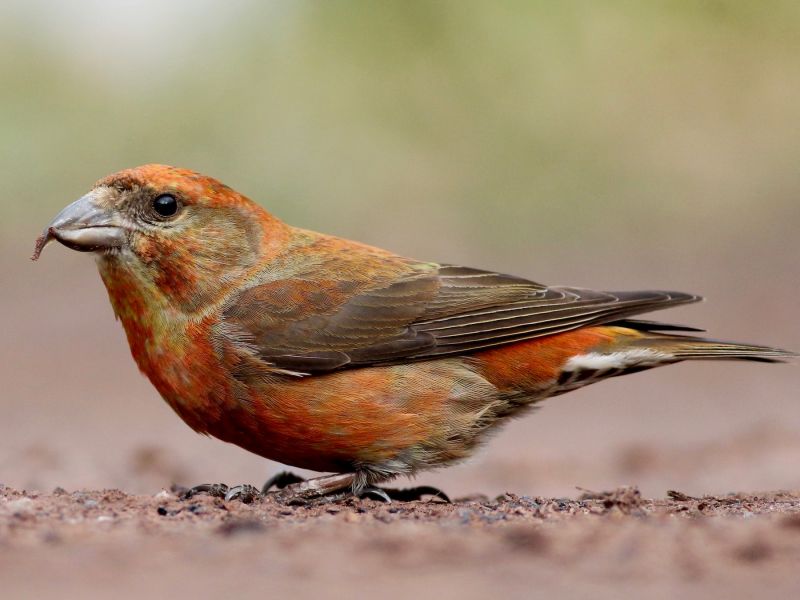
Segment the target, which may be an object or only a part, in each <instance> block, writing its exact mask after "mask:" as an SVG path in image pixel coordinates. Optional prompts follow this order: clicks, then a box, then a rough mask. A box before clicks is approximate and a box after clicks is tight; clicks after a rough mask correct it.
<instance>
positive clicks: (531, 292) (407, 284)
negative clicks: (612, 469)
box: [35, 165, 790, 487]
mask: <svg viewBox="0 0 800 600" xmlns="http://www.w3.org/2000/svg"><path fill="white" fill-rule="evenodd" d="M51 239H57V240H59V241H61V242H62V243H64V244H65V245H67V246H69V247H71V248H74V249H77V250H88V251H93V252H95V253H96V256H97V262H98V266H99V270H100V274H101V276H102V279H103V282H104V283H105V285H106V287H107V289H108V293H109V298H110V300H111V303H112V305H113V308H114V311H115V313H116V315H117V317H118V318H119V319H120V320H121V322H122V325H123V327H124V328H125V332H126V334H127V338H128V342H129V344H130V347H131V351H132V353H133V357H134V359H135V360H136V362H137V364H138V365H139V368H140V369H141V370H142V372H143V373H144V374H145V375H146V376H147V377H148V378H149V379H150V381H151V382H152V383H153V385H154V386H155V387H156V389H158V391H159V393H160V394H161V395H162V396H163V397H164V399H165V400H166V401H167V402H168V403H169V404H170V406H172V408H173V409H174V410H175V411H176V412H177V413H178V415H180V417H181V418H182V419H183V420H184V421H185V422H186V423H187V424H188V425H189V426H190V427H192V428H193V429H195V430H196V431H199V432H202V433H209V434H211V435H214V436H216V437H218V438H220V439H222V440H225V441H228V442H232V443H234V444H237V445H239V446H241V447H243V448H245V449H247V450H250V451H251V452H255V453H257V454H259V455H261V456H264V457H267V458H270V459H274V460H277V461H280V462H283V463H286V464H290V465H295V466H298V467H303V468H308V469H313V470H317V471H332V472H336V473H352V474H353V482H354V485H355V486H356V487H358V486H361V485H364V484H367V483H374V482H377V481H381V480H384V479H388V478H390V477H393V476H395V475H399V474H409V473H414V472H416V471H418V470H421V469H425V468H430V467H436V466H441V465H446V464H448V463H452V462H453V461H457V460H459V459H462V458H464V457H466V456H468V455H469V454H470V453H471V452H472V451H473V449H474V448H475V446H476V445H477V444H478V443H479V442H480V441H481V440H482V439H483V437H484V435H485V433H486V432H487V431H489V430H490V429H492V428H494V427H496V426H497V425H498V424H500V423H502V422H503V421H504V420H506V419H507V418H509V417H512V416H514V415H517V414H519V413H520V412H522V411H524V410H525V409H526V408H528V407H530V406H532V405H533V404H534V403H536V402H538V401H540V400H542V399H544V398H546V397H548V396H552V395H555V394H559V393H563V392H565V391H569V390H571V389H575V388H577V387H580V386H582V385H586V384H587V383H592V382H594V381H599V380H600V379H603V378H605V377H610V376H614V375H619V374H623V373H626V372H631V371H636V370H641V369H645V368H650V367H654V366H658V365H662V364H669V363H674V362H678V361H681V360H685V359H691V358H734V359H751V360H764V361H775V360H778V359H781V358H784V357H788V356H790V353H787V352H784V351H781V350H777V349H772V348H766V347H761V346H751V345H742V344H730V343H722V342H714V341H710V340H704V339H701V338H695V337H687V336H682V335H675V334H671V333H669V331H671V330H680V328H675V327H672V326H668V325H662V324H654V323H652V322H649V321H638V320H633V319H631V318H630V317H631V316H633V315H636V314H638V313H642V312H647V311H651V310H656V309H660V308H665V307H669V306H673V305H676V304H681V303H686V302H692V301H695V300H697V299H698V297H696V296H693V295H690V294H682V293H676V292H651V291H646V292H615V293H611V292H595V291H591V290H580V289H574V288H557V287H547V286H543V285H540V284H537V283H534V282H530V281H527V280H524V279H520V278H517V277H511V276H507V275H501V274H497V273H490V272H485V271H479V270H476V269H467V268H463V267H456V266H451V265H439V264H436V263H429V262H420V261H415V260H411V259H408V258H403V257H400V256H396V255H394V254H392V253H390V252H387V251H385V250H380V249H377V248H372V247H370V246H366V245H363V244H359V243H356V242H351V241H348V240H343V239H339V238H335V237H331V236H326V235H322V234H319V233H314V232H310V231H305V230H302V229H297V228H294V227H290V226H288V225H286V224H284V223H283V222H281V221H279V220H278V219H276V218H275V217H273V216H271V215H270V214H268V213H267V212H266V211H264V210H263V209H262V208H261V207H260V206H258V205H257V204H255V203H253V202H251V201H250V200H248V199H247V198H245V197H244V196H242V195H241V194H238V193H237V192H235V191H234V190H232V189H231V188H229V187H227V186H225V185H222V184H221V183H219V182H217V181H215V180H214V179H212V178H210V177H206V176H203V175H200V174H197V173H194V172H192V171H188V170H185V169H176V168H174V167H168V166H162V165H146V166H142V167H138V168H135V169H130V170H126V171H122V172H120V173H117V174H115V175H111V176H109V177H106V178H105V179H102V180H100V181H99V182H98V183H97V184H96V185H95V186H94V188H93V189H92V191H90V192H89V194H87V195H86V196H84V197H83V198H81V199H80V200H78V201H77V202H75V203H73V204H72V205H70V206H69V207H67V208H66V209H65V210H64V211H62V213H61V214H60V215H59V216H57V217H56V219H55V220H54V221H53V223H51V225H50V226H49V227H48V229H47V230H46V231H45V234H44V235H43V236H42V237H41V238H40V240H39V242H38V243H37V250H36V254H35V257H38V254H39V253H40V252H41V250H42V248H43V247H44V245H45V244H46V243H47V242H48V241H49V240H51Z"/></svg>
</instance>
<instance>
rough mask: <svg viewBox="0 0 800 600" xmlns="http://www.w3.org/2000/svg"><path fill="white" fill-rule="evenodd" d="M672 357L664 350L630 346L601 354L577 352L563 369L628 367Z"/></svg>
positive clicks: (650, 363) (654, 362) (653, 364)
mask: <svg viewBox="0 0 800 600" xmlns="http://www.w3.org/2000/svg"><path fill="white" fill-rule="evenodd" d="M672 358H674V356H672V355H671V354H667V353H666V352H659V351H657V350H650V349H649V348H631V349H630V350H621V351H619V352H609V353H607V354H601V353H599V352H590V353H588V354H579V355H577V356H573V357H572V358H570V359H569V360H568V361H567V362H566V364H565V365H564V367H563V368H562V370H563V371H568V372H572V371H584V370H586V371H604V370H606V369H626V368H628V367H638V366H642V367H644V366H655V365H658V364H660V363H663V362H665V361H669V360H670V359H672Z"/></svg>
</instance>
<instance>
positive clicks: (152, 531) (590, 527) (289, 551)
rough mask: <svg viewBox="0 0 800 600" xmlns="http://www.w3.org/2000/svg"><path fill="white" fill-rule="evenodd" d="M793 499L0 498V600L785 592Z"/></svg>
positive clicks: (795, 533)
mask: <svg viewBox="0 0 800 600" xmlns="http://www.w3.org/2000/svg"><path fill="white" fill-rule="evenodd" d="M798 567H800V492H794V493H789V492H775V493H763V494H731V495H724V496H707V497H702V498H698V497H692V496H688V495H686V494H683V493H681V492H677V491H670V492H669V494H668V496H667V497H666V498H664V499H645V498H643V497H642V496H641V494H640V493H639V491H638V490H637V489H636V488H632V487H626V488H620V489H617V490H614V491H611V492H600V493H598V492H591V491H588V490H584V491H578V493H576V495H575V497H573V498H542V497H530V496H518V495H515V494H511V493H507V494H504V495H501V496H499V497H497V498H493V499H489V498H486V497H480V496H476V497H472V498H462V499H457V500H456V501H454V502H453V503H452V504H446V503H444V502H440V501H438V500H436V499H428V500H427V501H419V502H408V503H399V502H393V503H391V504H385V503H381V502H378V501H375V500H370V499H366V500H353V499H351V500H346V501H340V502H334V503H321V504H317V505H314V506H310V507H308V506H287V505H286V504H283V503H281V502H279V501H278V500H277V499H275V498H273V497H267V498H265V499H263V500H256V501H255V502H253V503H252V504H243V503H241V502H239V501H235V500H234V501H228V502H226V501H224V500H222V499H219V498H213V497H210V496H206V495H198V496H195V497H194V498H191V499H189V500H182V499H181V498H180V497H179V496H178V495H176V493H174V492H171V491H167V490H162V491H161V492H158V493H157V494H155V495H130V494H126V493H124V492H121V491H119V490H103V491H88V490H84V491H73V492H68V491H65V490H63V489H56V490H54V491H53V492H51V493H29V492H24V491H18V490H14V489H11V488H8V487H3V488H2V489H0V581H2V585H3V593H4V596H5V597H8V598H22V597H29V598H34V597H35V598H50V597H59V598H63V597H81V598H93V597H114V598H153V597H167V596H169V597H192V598H212V597H213V598H223V597H226V598H227V597H253V596H254V595H256V594H258V595H260V596H264V597H277V596H279V595H287V596H288V595H291V596H292V597H295V598H305V597H312V596H314V597H320V596H323V597H324V596H326V595H327V596H332V597H370V598H376V597H379V598H386V599H390V598H402V597H412V598H413V597H420V598H422V597H434V598H437V599H439V600H445V599H448V598H487V597H498V598H499V597H537V596H542V597H544V596H549V597H552V596H553V594H556V595H557V596H558V597H564V596H567V597H577V598H582V597H586V598H588V597H591V598H593V599H602V598H617V597H620V593H621V590H625V592H626V594H630V595H631V597H664V598H666V597H674V596H678V595H680V596H681V597H683V598H709V597H717V596H722V595H723V594H724V595H725V597H728V598H750V597H760V598H764V597H797V594H798V592H800V568H798Z"/></svg>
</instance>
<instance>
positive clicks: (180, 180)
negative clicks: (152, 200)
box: [95, 164, 238, 203]
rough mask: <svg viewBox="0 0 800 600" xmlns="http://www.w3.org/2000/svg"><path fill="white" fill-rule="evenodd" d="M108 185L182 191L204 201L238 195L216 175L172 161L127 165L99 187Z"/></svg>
mask: <svg viewBox="0 0 800 600" xmlns="http://www.w3.org/2000/svg"><path fill="white" fill-rule="evenodd" d="M100 187H108V188H115V189H118V190H134V189H140V188H149V189H151V190H153V191H155V192H159V193H160V192H165V193H168V192H170V191H172V192H179V193H181V195H182V196H183V198H184V200H186V201H193V202H197V203H204V202H206V201H209V200H210V199H213V201H214V202H219V201H220V200H221V199H223V198H224V197H227V196H238V194H236V192H234V191H233V190H232V189H231V188H229V187H228V186H226V185H225V184H223V183H221V182H219V181H217V180H216V179H214V178H213V177H208V176H207V175H202V174H201V173H197V172H196V171H192V170H190V169H181V168H178V167H171V166H168V165H155V164H152V165H142V166H140V167H134V168H132V169H125V170H124V171H119V172H118V173H114V174H112V175H108V176H107V177H104V178H103V179H101V180H100V181H98V182H97V183H96V184H95V188H100Z"/></svg>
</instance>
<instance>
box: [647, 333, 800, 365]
mask: <svg viewBox="0 0 800 600" xmlns="http://www.w3.org/2000/svg"><path fill="white" fill-rule="evenodd" d="M639 342H640V343H641V344H642V345H643V346H646V347H647V348H651V349H654V350H657V351H660V352H664V353H665V354H667V355H671V356H673V357H674V358H675V359H676V360H750V361H756V362H766V363H780V362H786V361H787V360H789V359H792V358H797V357H798V356H800V355H798V354H796V353H794V352H789V351H788V350H781V349H780V348H772V347H770V346H756V345H754V344H739V343H736V342H724V341H719V340H711V339H706V338H694V337H689V336H680V335H653V336H652V337H650V336H648V337H646V338H643V339H641V340H640V341H639Z"/></svg>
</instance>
